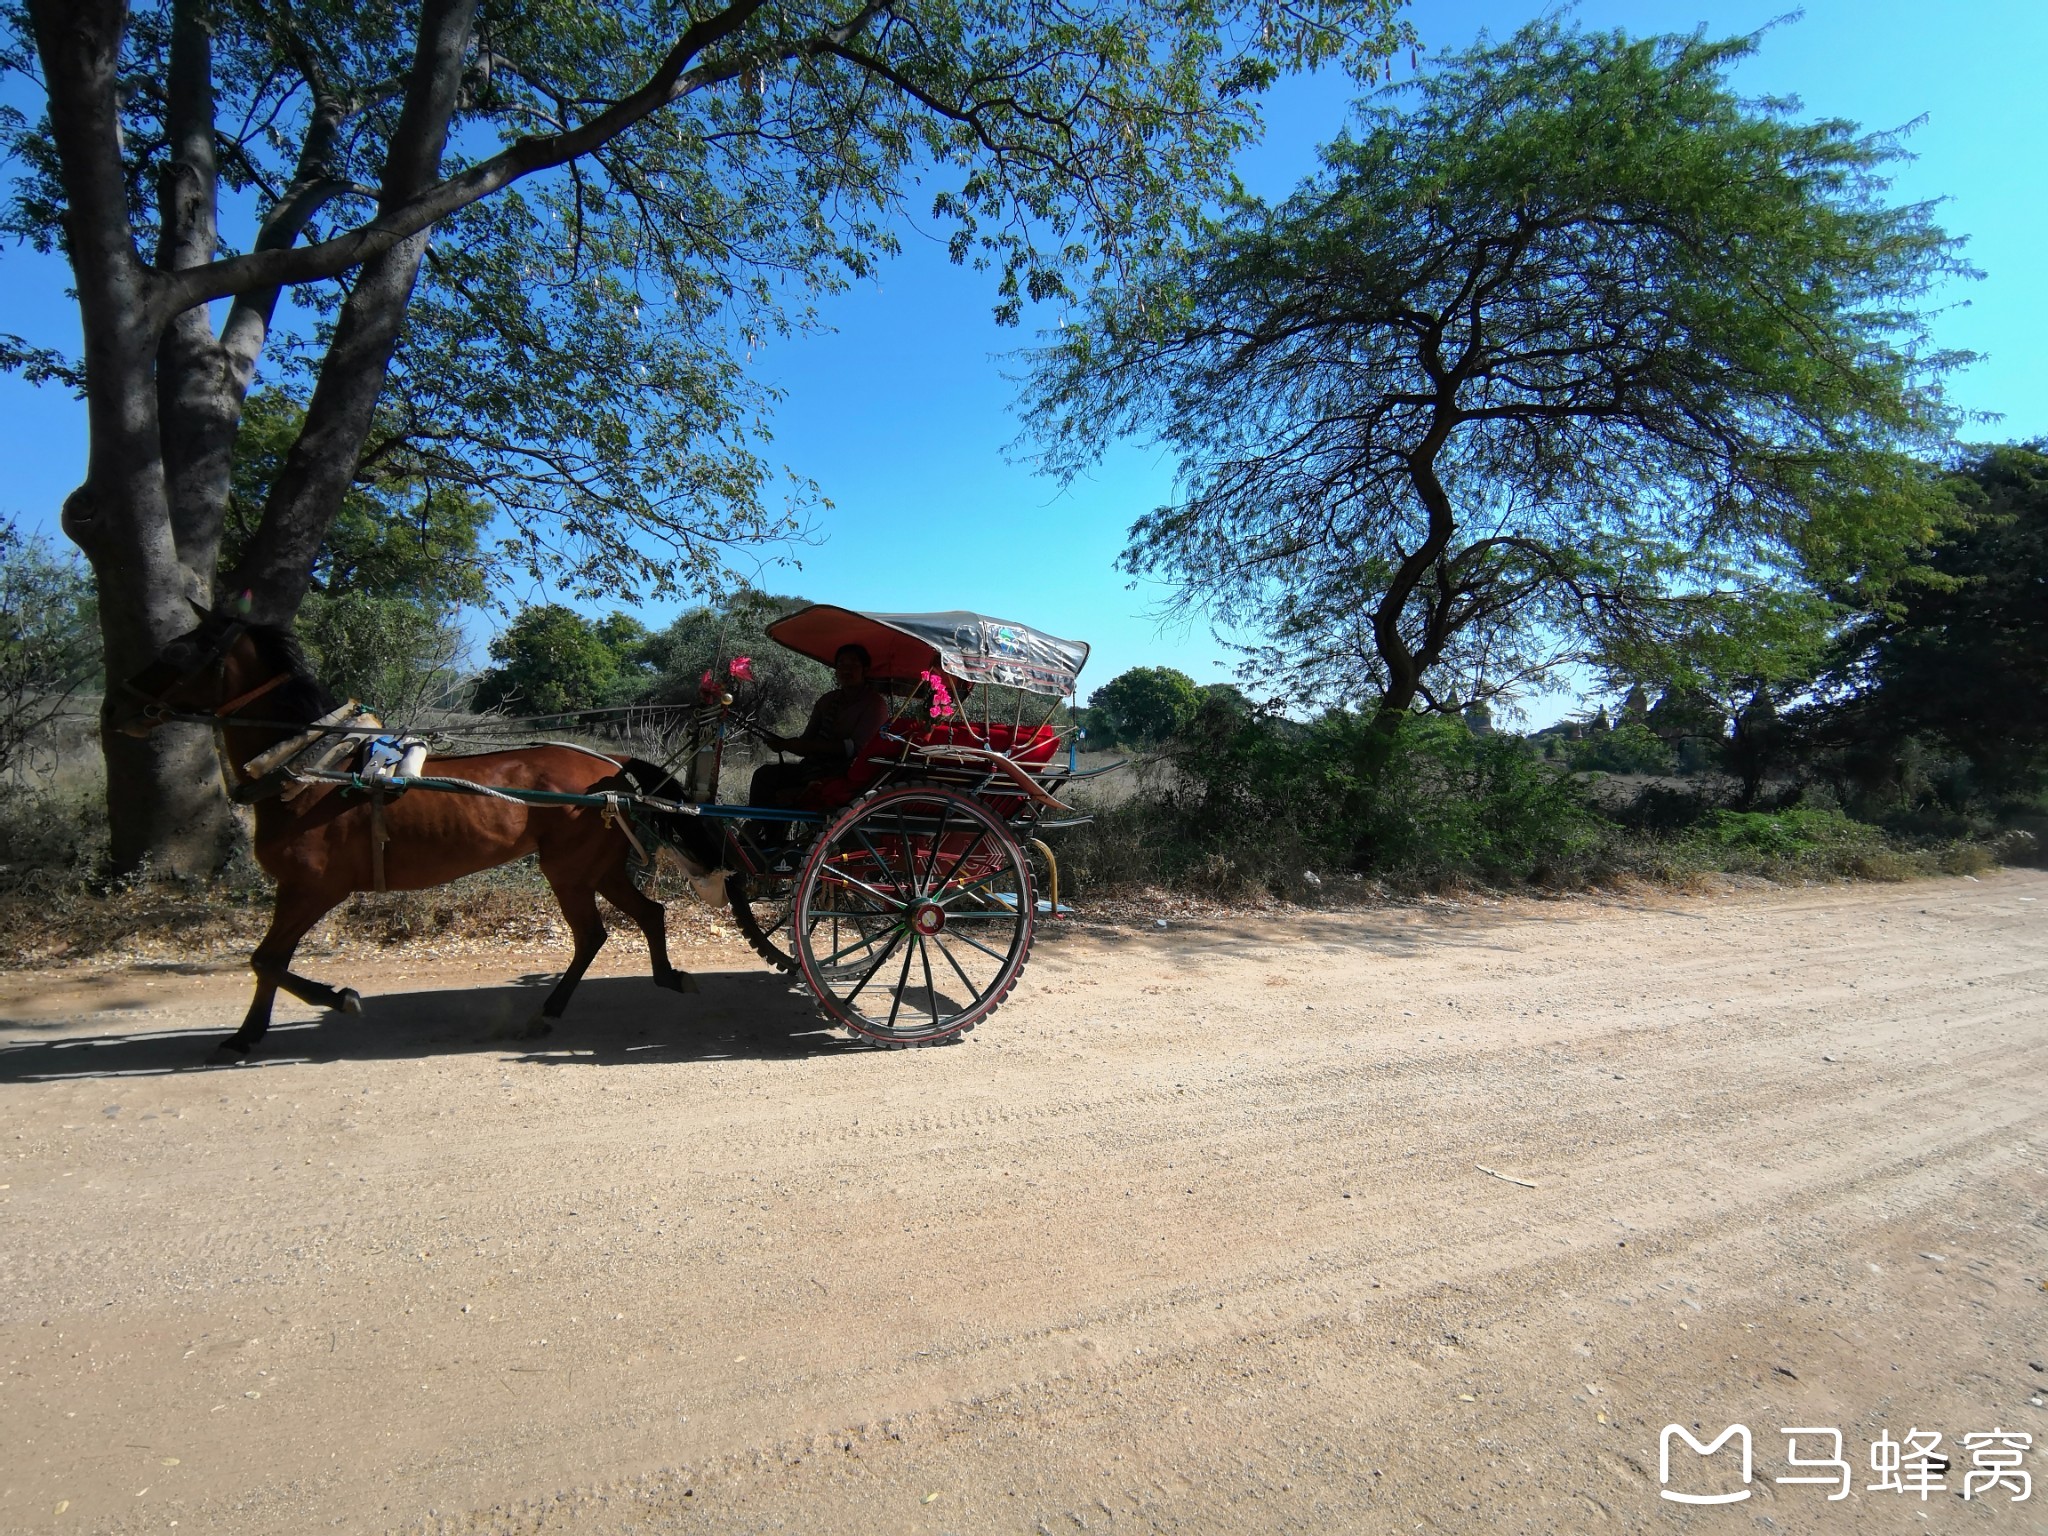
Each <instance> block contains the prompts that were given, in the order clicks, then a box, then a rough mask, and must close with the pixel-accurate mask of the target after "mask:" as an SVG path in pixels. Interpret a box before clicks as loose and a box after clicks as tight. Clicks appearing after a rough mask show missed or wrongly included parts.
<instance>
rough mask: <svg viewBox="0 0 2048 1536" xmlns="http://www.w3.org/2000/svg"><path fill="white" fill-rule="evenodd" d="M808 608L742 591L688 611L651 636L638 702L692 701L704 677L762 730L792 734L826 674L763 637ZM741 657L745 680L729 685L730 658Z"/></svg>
mask: <svg viewBox="0 0 2048 1536" xmlns="http://www.w3.org/2000/svg"><path fill="white" fill-rule="evenodd" d="M809 606H810V604H809V602H808V600H807V599H804V598H801V597H776V596H772V595H770V594H768V593H765V592H755V591H752V590H742V591H740V592H736V593H734V594H733V595H732V596H731V597H729V598H726V599H724V600H723V601H721V602H718V603H713V604H707V605H705V606H702V607H698V608H692V609H690V610H689V611H688V612H686V613H683V614H682V615H680V616H679V617H678V618H677V619H676V621H675V622H674V623H673V624H671V625H669V627H668V628H667V629H664V630H662V631H661V632H660V633H659V634H656V635H655V636H653V637H652V638H651V639H650V640H649V641H648V644H647V654H648V657H649V659H650V661H651V662H652V663H653V665H654V668H655V676H654V679H653V681H652V682H651V683H650V684H649V685H648V688H647V691H646V693H645V695H644V697H645V698H646V700H647V702H649V703H651V704H692V703H695V702H696V699H697V694H698V689H699V686H700V685H701V683H702V680H703V677H704V674H705V673H706V672H709V673H710V674H711V675H712V678H713V679H714V680H715V681H716V682H718V683H719V685H720V686H721V687H724V688H726V689H727V690H729V691H730V692H731V693H732V695H733V700H734V704H735V706H736V707H737V708H738V709H740V710H741V711H743V712H745V713H747V714H750V715H752V716H753V717H754V718H756V719H757V720H759V722H760V723H761V724H762V725H764V726H766V727H767V728H768V729H770V730H794V729H796V728H797V727H798V726H800V725H801V724H802V723H803V721H804V720H805V718H806V717H807V716H808V714H809V711H810V707H811V704H812V703H813V701H815V700H816V698H817V697H818V695H819V694H821V693H824V692H825V691H826V690H827V689H829V688H831V687H832V686H833V682H832V673H831V671H830V670H829V669H828V668H825V667H822V666H820V665H819V664H818V663H817V662H815V661H812V660H811V659H810V658H809V657H808V656H799V655H798V654H797V653H796V652H795V651H791V650H786V649H784V648H783V647H782V646H780V645H777V644H776V643H775V642H774V641H773V640H770V639H769V638H768V626H769V625H770V624H773V623H774V622H775V621H776V620H777V619H779V618H782V617H783V616H785V615H786V614H791V613H795V612H796V611H797V610H798V609H800V608H807V607H809ZM740 656H744V657H746V658H747V663H748V669H749V670H750V671H751V672H752V674H753V676H752V678H751V680H744V681H743V680H739V679H735V678H734V677H733V676H732V674H731V666H732V662H733V660H734V658H735V657H740Z"/></svg>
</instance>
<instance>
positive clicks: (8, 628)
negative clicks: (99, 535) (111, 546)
mask: <svg viewBox="0 0 2048 1536" xmlns="http://www.w3.org/2000/svg"><path fill="white" fill-rule="evenodd" d="M99 665H100V647H99V635H98V626H97V623H96V620H95V613H94V597H93V585H92V579H91V577H90V576H88V575H87V574H86V571H85V568H84V566H83V565H82V564H81V563H80V562H79V561H78V559H77V558H76V557H75V556H71V555H68V554H63V555H60V554H57V553H55V552H53V551H52V550H51V548H50V547H49V545H48V544H47V543H46V542H45V541H44V540H42V539H40V538H35V537H30V538H23V537H22V535H21V532H20V530H19V529H17V528H16V527H15V525H14V523H13V522H12V520H10V519H5V518H0V780H5V779H7V778H9V777H11V776H12V775H14V774H15V773H16V772H17V771H18V770H19V769H21V768H22V767H23V766H25V755H26V754H27V753H28V752H29V750H30V748H31V745H32V743H33V742H34V741H35V740H36V738H37V736H38V734H39V733H40V732H41V731H42V730H43V728H44V727H45V726H46V725H48V724H49V722H50V719H51V717H52V716H54V715H56V714H57V713H58V712H59V711H60V710H61V709H62V708H63V706H64V701H65V700H66V699H68V698H69V697H70V696H71V694H72V692H73V690H75V689H77V688H78V687H79V686H80V685H81V684H83V683H86V682H88V681H90V680H91V679H92V678H93V677H94V676H95V675H96V674H97V673H98V671H99Z"/></svg>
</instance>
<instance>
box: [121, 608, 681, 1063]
mask: <svg viewBox="0 0 2048 1536" xmlns="http://www.w3.org/2000/svg"><path fill="white" fill-rule="evenodd" d="M195 606H196V605H195ZM201 612H202V614H203V616H204V617H203V622H202V623H201V624H200V625H199V627H198V628H197V629H195V630H193V631H192V632H191V633H190V634H188V635H184V636H182V637H180V638H179V639H177V640H174V641H172V642H171V644H169V645H168V646H166V647H165V648H164V650H163V653H162V655H161V656H159V657H158V659H157V660H156V661H155V662H154V663H152V664H151V665H150V666H148V667H146V668H144V669H143V670H142V671H141V672H138V673H137V674H136V675H135V676H134V677H132V678H130V679H129V680H128V681H127V682H126V683H125V684H124V685H123V689H124V691H125V692H126V693H127V695H128V696H129V697H130V698H131V699H133V700H134V701H135V702H136V705H137V708H136V712H135V713H134V715H132V716H131V717H130V718H129V719H127V720H125V721H124V722H122V724H121V726H120V728H121V729H122V730H124V731H126V732H128V733H129V734H131V735H138V736H139V735H146V734H147V733H148V732H150V731H152V730H154V729H155V728H156V727H157V726H158V725H160V724H162V723H163V722H164V720H165V719H166V718H168V717H170V716H173V715H178V714H186V715H194V714H196V715H207V716H211V717H212V718H213V719H214V720H217V721H218V722H219V727H220V730H221V733H222V735H223V737H224V744H225V749H226V754H227V761H228V763H229V764H230V765H233V771H234V775H235V778H236V780H237V783H238V786H241V787H242V789H243V796H241V797H247V795H248V789H249V787H250V786H252V785H254V784H255V781H254V779H253V777H252V775H250V774H249V773H247V772H246V771H244V769H243V768H242V767H241V766H240V765H242V764H246V763H248V762H250V761H252V760H253V759H255V758H257V757H258V756H260V755H261V754H262V753H264V752H265V751H267V750H268V749H270V748H272V747H274V746H277V745H278V744H279V743H281V742H285V741H288V740H290V739H292V738H293V737H295V736H297V735H299V734H301V733H302V732H303V731H304V730H305V729H306V727H307V726H308V725H310V724H311V723H312V722H314V721H317V720H319V719H321V718H322V717H323V716H325V715H327V714H328V713H329V712H330V711H332V710H333V709H334V707H335V700H334V698H333V696H332V695H331V694H329V693H328V691H327V690H326V688H324V687H323V686H322V685H321V684H320V683H319V681H318V680H317V679H315V678H314V677H313V676H312V674H311V672H310V671H309V669H308V668H307V666H306V662H305V657H304V655H303V654H302V653H301V652H300V650H299V648H298V645H297V643H296V642H295V641H294V640H293V639H292V637H291V635H290V634H289V633H288V632H286V631H284V630H279V629H273V628H270V627H268V626H265V625H258V624H250V623H246V622H244V621H242V620H239V619H235V618H232V617H229V616H226V615H222V614H217V613H206V612H205V610H201ZM634 766H635V767H640V766H641V765H637V764H636V765H634ZM429 772H430V773H431V774H433V775H435V776H437V777H445V778H452V779H465V780H468V781H470V782H472V783H476V784H481V785H488V786H492V787H496V788H507V789H531V790H549V791H553V792H556V793H568V794H579V795H581V794H604V793H608V792H622V793H630V792H631V791H632V790H633V788H634V787H635V786H634V784H633V783H631V782H629V781H628V780H627V779H626V778H625V777H624V776H623V774H622V765H621V764H619V763H617V762H614V761H613V760H612V759H610V758H608V757H604V756H601V755H599V754H598V753H596V752H589V751H585V750H583V749H581V748H578V747H569V746H539V747H521V748H518V749H515V750H511V751H505V752H480V753H475V754H471V755H464V756H459V757H442V758H436V759H434V760H433V763H432V765H431V766H430V768H429ZM256 787H257V788H259V789H260V788H265V787H269V786H256ZM649 787H652V786H649ZM255 808H256V838H255V852H256V862H257V863H259V864H260V865H262V866H263V869H264V871H265V872H266V873H267V874H269V875H270V877H271V878H272V879H273V880H275V881H276V882H277V904H276V907H275V909H274V911H273V913H272V915H271V920H270V931H269V932H268V933H266V934H265V935H264V936H263V942H262V943H260V944H258V945H257V946H256V952H255V953H254V954H253V955H251V956H250V957H249V964H250V967H251V968H252V969H253V970H254V971H255V972H256V996H255V998H254V1000H253V1001H251V1003H250V1004H249V1012H248V1015H247V1017H245V1018H244V1019H243V1020H242V1027H241V1028H240V1029H238V1030H236V1031H235V1033H234V1034H232V1035H230V1036H229V1037H228V1038H227V1039H226V1040H224V1041H222V1042H221V1048H222V1049H224V1050H227V1051H230V1052H232V1053H234V1054H236V1055H247V1054H248V1052H249V1051H250V1050H251V1049H253V1048H254V1047H255V1045H256V1043H257V1042H258V1041H260V1040H261V1039H262V1038H263V1034H264V1031H265V1030H267V1029H269V1027H270V1009H271V1004H272V1002H273V1001H274V999H275V998H276V996H277V990H278V988H279V987H282V988H284V990H285V991H287V992H289V993H291V994H292V995H293V996H294V997H297V998H302V999H304V1000H305V1001H306V1002H309V1003H315V1004H318V1005H320V1006H322V1007H326V1008H333V1009H338V1010H340V1011H341V1012H343V1013H360V1012H361V1011H362V1000H361V998H360V997H359V996H358V995H357V994H356V992H355V991H354V990H353V989H352V988H348V987H342V988H339V989H337V988H334V987H329V986H326V985H323V984H322V983H320V982H317V981H309V980H307V979H306V978H305V977H303V976H299V975H295V974H294V973H293V972H292V971H291V970H290V969H288V967H289V965H290V962H291V958H292V952H293V951H294V950H295V949H296V948H297V947H298V944H299V940H300V939H302V938H304V937H305V935H306V932H307V930H308V929H310V928H311V927H312V926H313V925H314V924H315V923H317V922H318V921H319V920H320V919H321V918H322V917H325V916H326V915H327V914H328V913H329V912H330V911H332V910H333V909H334V908H335V907H336V906H338V905H339V904H340V903H341V902H342V901H343V900H344V899H346V898H347V897H348V896H349V895H350V894H351V893H353V892H355V891H368V890H373V889H376V888H377V885H378V882H377V869H376V863H377V860H376V851H375V849H374V847H373V844H372V838H373V837H375V836H376V833H377V830H378V829H377V828H376V826H375V824H374V823H375V819H376V817H375V813H374V812H373V809H372V804H371V799H370V797H369V796H368V795H365V794H362V793H359V792H355V791H352V790H349V789H347V788H345V787H344V786H340V785H333V784H308V785H305V786H303V787H302V788H301V790H300V792H299V793H298V794H296V795H295V796H294V797H293V798H291V799H290V800H284V799H280V798H276V797H275V796H274V794H273V795H271V796H269V797H265V798H257V799H256V800H255ZM382 821H383V828H382V830H383V832H384V834H385V839H386V841H385V847H384V850H383V852H384V858H383V866H384V867H383V882H382V883H383V887H384V888H385V889H388V890H397V891H412V890H423V889H425V888H427V887H429V886H436V885H445V884H446V883H447V882H448V881H450V880H454V879H457V878H459V877H461V876H463V875H469V874H475V873H476V872H477V871H478V870H483V869H490V868H493V867H494V866H496V865H499V864H507V863H510V862H511V861H512V860H514V859H517V858H521V857H524V856H525V855H526V854H529V853H537V854H539V856H540V868H541V873H542V874H543V875H544V876H546V878H547V882H548V885H549V887H550V888H551V889H552V890H553V891H554V893H555V900H556V901H557V902H559V903H560V904H561V908H562V916H563V917H564V918H566V919H567V920H568V923H569V931H570V933H571V934H573V935H574V937H575V942H576V949H575V954H574V956H573V957H572V958H571V960H570V962H569V968H568V969H567V970H566V971H564V972H563V973H562V979H561V980H560V981H559V982H557V983H556V984H555V988H554V990H553V991H552V992H550V993H549V994H548V998H547V1001H546V1002H545V1003H543V1004H542V1005H541V1010H540V1018H539V1019H537V1020H535V1021H534V1023H533V1024H532V1026H531V1027H530V1028H529V1029H528V1031H527V1033H528V1034H529V1035H538V1034H545V1033H547V1030H548V1028H549V1025H548V1022H547V1021H549V1020H551V1019H557V1018H560V1017H561V1015H562V1010H563V1008H564V1007H565V1006H567V1004H568V1001H569V994H570V993H571V992H573V991H575V990H576V983H577V982H578V981H580V980H581V979H582V977H583V973H584V971H585V970H587V969H588V968H589V966H590V962H591V961H592V960H593V959H594V958H596V955H597V952H598V950H599V949H600V948H601V947H602V946H603V944H604V941H605V927H604V919H603V918H602V917H600V916H599V915H598V910H597V898H598V897H599V896H602V897H604V898H605V900H607V901H609V902H610V903H611V904H612V905H613V906H615V907H617V908H618V909H619V910H620V911H622V912H624V913H625V914H626V915H627V916H628V917H630V918H631V919H632V920H633V921H634V922H635V923H637V924H639V926H640V931H641V932H642V933H644V934H645V935H646V936H647V948H648V951H649V953H650V954H651V955H652V957H653V960H654V983H655V985H656V986H659V987H667V988H668V989H669V990H670V991H674V992H694V991H696V990H697V983H696V982H695V980H693V979H692V978H691V977H690V975H689V974H688V973H687V972H684V971H679V970H676V969H675V968H674V967H673V966H671V965H670V964H669V961H668V940H667V931H666V927H665V924H664V918H663V912H662V907H661V903H659V902H657V901H654V900H652V899H650V898H649V897H647V896H645V895H643V894H642V893H641V891H640V890H639V889H638V887H636V886H635V885H634V884H633V881H632V879H631V877H630V875H629V874H628V871H627V860H628V857H629V854H630V850H631V844H630V842H629V840H628V838H627V835H626V833H625V832H623V831H622V830H621V829H620V827H619V826H618V825H617V823H616V822H615V821H607V820H606V819H605V816H604V814H603V811H602V810H601V809H600V808H598V807H592V806H527V805H521V804H516V803H513V802H510V801H507V800H500V799H492V798H487V797H484V796H478V795H470V794H465V793H460V792H450V791H438V790H431V789H411V790H407V791H406V792H404V793H403V794H401V795H397V796H394V797H391V798H389V799H387V800H386V802H385V803H384V805H383V807H382Z"/></svg>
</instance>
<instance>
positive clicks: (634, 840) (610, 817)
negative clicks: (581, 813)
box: [600, 790, 654, 864]
mask: <svg viewBox="0 0 2048 1536" xmlns="http://www.w3.org/2000/svg"><path fill="white" fill-rule="evenodd" d="M627 800H628V797H627V796H625V795H622V794H619V793H618V792H617V791H615V790H610V791H607V792H606V793H605V797H604V810H603V811H602V812H601V813H600V814H601V815H602V816H603V818H604V824H605V825H606V826H608V827H617V828H618V829H619V830H620V831H621V832H623V833H625V834H626V841H627V842H628V843H630V844H631V845H632V848H633V858H634V859H635V861H637V862H638V863H641V864H651V863H653V862H654V861H653V860H652V859H650V858H648V856H647V849H646V848H645V847H644V846H643V845H642V844H641V841H640V839H639V838H638V837H636V836H635V835H634V833H633V818H632V815H631V813H630V812H628V811H627V809H626V805H627Z"/></svg>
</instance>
